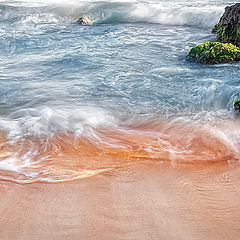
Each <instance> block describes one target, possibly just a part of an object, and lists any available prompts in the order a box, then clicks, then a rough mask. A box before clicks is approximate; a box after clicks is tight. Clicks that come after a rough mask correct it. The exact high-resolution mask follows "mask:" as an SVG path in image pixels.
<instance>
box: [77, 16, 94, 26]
mask: <svg viewBox="0 0 240 240" xmlns="http://www.w3.org/2000/svg"><path fill="white" fill-rule="evenodd" d="M77 22H78V23H80V24H92V22H91V20H89V19H88V18H87V17H81V18H79V19H78V20H77Z"/></svg>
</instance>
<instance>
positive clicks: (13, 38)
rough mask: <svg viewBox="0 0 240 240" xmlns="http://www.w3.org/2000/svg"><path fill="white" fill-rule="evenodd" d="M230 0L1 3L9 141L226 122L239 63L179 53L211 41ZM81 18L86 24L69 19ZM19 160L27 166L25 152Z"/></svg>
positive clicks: (1, 96) (1, 103) (3, 109)
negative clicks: (152, 124) (203, 61)
mask: <svg viewBox="0 0 240 240" xmlns="http://www.w3.org/2000/svg"><path fill="white" fill-rule="evenodd" d="M235 2H236V1H229V2H226V1H211V2H210V1H184V0H179V1H160V0H159V1H157V0H155V1H131V2H126V1H125V2H107V1H97V2H96V1H91V2H89V1H71V2H67V1H66V2H64V1H62V2H48V3H46V2H36V1H35V2H34V1H4V2H1V3H0V49H1V51H0V59H1V61H0V115H1V118H0V128H1V130H2V131H4V132H6V134H7V139H8V140H7V141H9V142H11V144H14V142H15V141H18V140H19V139H21V138H26V137H37V138H39V139H42V138H43V137H46V136H47V137H48V136H53V135H56V134H61V133H64V134H67V133H69V132H71V133H73V134H75V135H76V136H79V135H82V134H85V133H86V132H89V131H91V132H92V134H94V131H95V130H94V129H96V128H98V127H103V128H104V127H106V126H108V127H114V128H122V127H125V126H130V125H131V124H134V123H136V122H146V121H152V120H154V121H155V120H159V121H161V120H163V119H174V121H183V119H184V121H190V122H201V123H202V122H203V123H206V124H208V123H209V124H212V123H214V122H219V121H226V120H232V119H233V118H234V113H233V103H234V100H235V99H236V98H238V97H239V96H240V91H239V84H240V78H239V71H240V65H239V63H231V64H221V65H210V66H209V65H199V64H196V63H190V62H188V61H187V60H186V58H185V57H186V55H187V52H188V50H189V49H190V48H191V47H192V46H194V45H196V44H200V43H202V42H204V41H207V40H214V38H215V35H214V34H211V29H212V27H213V26H214V24H216V23H217V21H218V20H219V17H220V16H221V14H222V13H223V11H224V7H225V6H226V5H229V4H233V3H235ZM81 16H87V17H88V18H89V19H91V21H92V22H93V25H80V24H77V23H76V21H77V20H78V18H79V17H81ZM231 134H232V133H231ZM228 141H230V142H232V144H236V142H238V141H237V140H236V138H235V139H228ZM24 156H25V155H24ZM9 159H10V158H4V159H3V160H2V161H1V162H2V165H3V163H4V169H7V166H8V164H10V163H9V161H10V160H11V159H10V160H9ZM26 159H27V160H26ZM24 161H28V164H30V165H31V161H33V159H32V158H31V154H29V155H28V156H27V157H26V156H25V158H24ZM79 161H81V160H79ZM11 164H12V162H11ZM11 164H10V165H11ZM10 165H9V166H10ZM24 166H25V165H24ZM0 167H1V164H0ZM9 168H11V169H12V165H11V167H9ZM17 169H18V170H17V171H20V170H19V169H21V166H18V168H17ZM15 170H16V169H15Z"/></svg>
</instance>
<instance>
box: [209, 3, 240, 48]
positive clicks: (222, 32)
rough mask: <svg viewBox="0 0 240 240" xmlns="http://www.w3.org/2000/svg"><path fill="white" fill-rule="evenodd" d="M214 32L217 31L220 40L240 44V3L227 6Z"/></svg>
mask: <svg viewBox="0 0 240 240" xmlns="http://www.w3.org/2000/svg"><path fill="white" fill-rule="evenodd" d="M212 32H214V33H217V39H218V41H221V42H228V43H233V44H236V45H240V3H237V4H235V5H233V6H228V7H226V8H225V12H224V14H223V16H222V17H221V18H220V21H219V23H218V24H216V25H215V27H214V28H213V30H212Z"/></svg>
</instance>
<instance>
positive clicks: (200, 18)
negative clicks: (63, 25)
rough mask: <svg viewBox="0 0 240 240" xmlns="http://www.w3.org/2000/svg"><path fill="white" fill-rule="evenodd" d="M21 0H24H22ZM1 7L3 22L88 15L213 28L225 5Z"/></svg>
mask: <svg viewBox="0 0 240 240" xmlns="http://www.w3.org/2000/svg"><path fill="white" fill-rule="evenodd" d="M20 3H21V1H20ZM28 6H29V7H25V6H24V5H23V4H19V2H16V3H15V4H12V5H11V6H9V5H4V4H2V5H1V6H0V11H1V17H0V21H10V22H16V23H18V24H20V25H21V24H42V23H55V22H66V21H67V22H75V21H77V20H78V18H79V17H88V18H89V19H90V20H91V21H92V22H93V23H94V24H116V23H139V22H145V23H156V24H164V25H184V26H195V27H212V26H213V25H214V24H215V23H216V22H217V21H218V19H219V17H220V15H221V14H222V12H223V10H224V8H223V7H221V6H219V7H217V8H216V6H214V7H212V8H211V7H209V6H204V5H200V6H196V7H192V6H187V5H181V4H177V3H175V4H173V3H172V4H171V3H166V2H147V1H144V2H143V1H130V2H122V1H119V2H111V1H108V2H107V1H91V2H88V1H83V2H80V3H79V2H77V1H71V2H68V3H64V2H62V3H61V2H59V3H56V2H53V1H52V2H49V3H48V5H47V4H46V3H45V4H44V3H42V4H40V3H38V2H35V4H32V5H31V4H28Z"/></svg>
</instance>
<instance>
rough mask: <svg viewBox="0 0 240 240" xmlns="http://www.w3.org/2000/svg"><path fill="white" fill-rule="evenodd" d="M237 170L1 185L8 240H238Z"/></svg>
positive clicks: (141, 167)
mask: <svg viewBox="0 0 240 240" xmlns="http://www.w3.org/2000/svg"><path fill="white" fill-rule="evenodd" d="M236 164H237V163H234V166H231V165H230V164H225V163H216V164H203V165H197V166H194V165H192V164H186V165H184V166H177V165H176V166H171V165H170V164H169V163H162V164H145V163H141V164H137V165H135V166H130V167H125V168H122V169H118V170H116V171H115V172H108V173H104V174H99V175H96V176H93V177H90V178H85V179H81V180H76V181H73V182H66V183H55V184H48V183H32V184H25V185H22V184H16V183H12V182H7V181H0V199H1V200H0V216H1V217H0V226H1V231H0V238H1V239H4V240H8V239H14V240H15V239H19V240H20V239H24V240H26V239H46V240H48V239H49V240H50V239H51V240H52V239H63V240H64V239H73V240H74V239H119V240H123V239H138V240H139V239H140V240H141V239H142V240H143V239H144V240H146V239H163V240H167V239H171V240H172V239H176V240H177V239H178V240H180V239H191V240H194V239H196V240H198V239H199V240H200V239H231V240H234V239H236V240H237V239H238V238H239V235H240V227H239V221H240V215H239V210H240V205H239V200H240V192H239V189H238V186H239V183H240V174H239V173H240V167H239V164H237V166H236Z"/></svg>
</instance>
